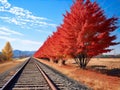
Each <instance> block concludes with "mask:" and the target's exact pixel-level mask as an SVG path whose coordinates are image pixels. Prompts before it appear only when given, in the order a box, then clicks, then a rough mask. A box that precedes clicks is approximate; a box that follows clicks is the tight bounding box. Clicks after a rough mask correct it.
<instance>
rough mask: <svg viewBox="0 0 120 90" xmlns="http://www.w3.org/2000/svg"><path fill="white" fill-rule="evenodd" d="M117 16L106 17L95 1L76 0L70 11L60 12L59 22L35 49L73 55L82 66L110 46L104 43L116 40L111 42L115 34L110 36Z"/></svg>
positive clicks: (67, 56)
mask: <svg viewBox="0 0 120 90" xmlns="http://www.w3.org/2000/svg"><path fill="white" fill-rule="evenodd" d="M117 20H118V19H117V18H115V17H112V18H107V17H106V16H105V15H104V11H103V10H102V9H101V8H100V7H99V5H98V4H97V3H96V2H93V3H92V2H90V0H86V1H85V0H76V2H74V4H73V5H72V6H71V8H70V12H66V14H65V15H64V20H63V24H61V25H60V26H59V27H58V28H57V31H56V32H55V33H53V35H52V36H51V39H49V38H48V40H47V41H46V44H44V45H43V47H42V50H41V49H40V50H39V52H41V53H42V54H43V52H44V54H43V55H44V56H47V57H50V56H51V57H54V58H57V59H60V58H62V59H64V58H70V57H72V58H75V61H76V62H77V64H78V65H79V66H80V67H81V68H85V67H86V65H87V63H88V62H89V61H90V59H91V58H92V57H93V56H96V55H99V54H101V53H105V52H109V51H111V50H112V49H108V47H109V46H112V45H116V44H117V43H115V42H113V41H114V40H115V39H116V36H115V35H113V36H111V32H113V31H115V30H116V28H117V26H116V23H117ZM47 50H48V51H51V53H49V52H48V51H47ZM36 53H37V54H39V53H38V52H36ZM42 54H41V55H42Z"/></svg>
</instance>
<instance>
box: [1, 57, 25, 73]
mask: <svg viewBox="0 0 120 90" xmlns="http://www.w3.org/2000/svg"><path fill="white" fill-rule="evenodd" d="M25 60H26V58H25V59H19V60H13V61H6V62H2V63H0V73H3V72H5V71H7V70H8V69H10V68H13V67H15V66H17V65H18V64H20V63H22V62H23V61H25Z"/></svg>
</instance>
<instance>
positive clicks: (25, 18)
mask: <svg viewBox="0 0 120 90" xmlns="http://www.w3.org/2000/svg"><path fill="white" fill-rule="evenodd" d="M0 3H1V4H0V12H2V13H7V14H6V15H7V16H4V15H3V16H2V14H1V15H0V19H2V20H4V21H5V22H9V23H14V24H16V25H19V26H21V27H25V28H26V27H32V28H34V27H38V28H39V27H46V26H47V27H56V26H57V25H56V24H53V23H48V21H49V19H47V18H45V17H38V16H34V15H33V14H32V12H30V11H28V10H25V9H23V8H20V7H15V6H12V5H11V4H10V3H9V2H8V1H7V0H0Z"/></svg>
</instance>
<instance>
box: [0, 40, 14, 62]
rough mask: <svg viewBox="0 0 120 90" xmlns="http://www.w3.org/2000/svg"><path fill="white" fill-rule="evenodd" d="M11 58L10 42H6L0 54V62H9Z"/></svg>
mask: <svg viewBox="0 0 120 90" xmlns="http://www.w3.org/2000/svg"><path fill="white" fill-rule="evenodd" d="M12 57H13V49H12V47H11V44H10V42H6V44H5V46H4V48H3V49H2V52H1V53H0V62H2V61H10V60H12Z"/></svg>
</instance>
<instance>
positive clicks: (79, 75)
mask: <svg viewBox="0 0 120 90" xmlns="http://www.w3.org/2000/svg"><path fill="white" fill-rule="evenodd" d="M39 60H40V59H39ZM40 61H41V62H43V63H45V64H47V65H49V66H51V67H53V68H55V69H56V70H58V71H60V72H61V73H63V74H65V75H67V76H68V77H70V78H73V79H75V80H77V81H79V82H82V83H84V84H85V85H87V86H89V87H91V88H92V89H94V90H120V78H119V77H113V76H107V75H105V74H101V73H98V72H94V71H90V70H82V69H80V68H78V67H76V65H75V64H72V63H74V61H72V60H70V61H67V65H65V66H58V65H57V64H55V63H51V62H48V61H45V60H40ZM93 65H104V66H106V67H107V68H108V69H111V68H120V59H99V60H97V59H95V58H94V59H92V60H91V61H90V63H89V65H88V66H93Z"/></svg>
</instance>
